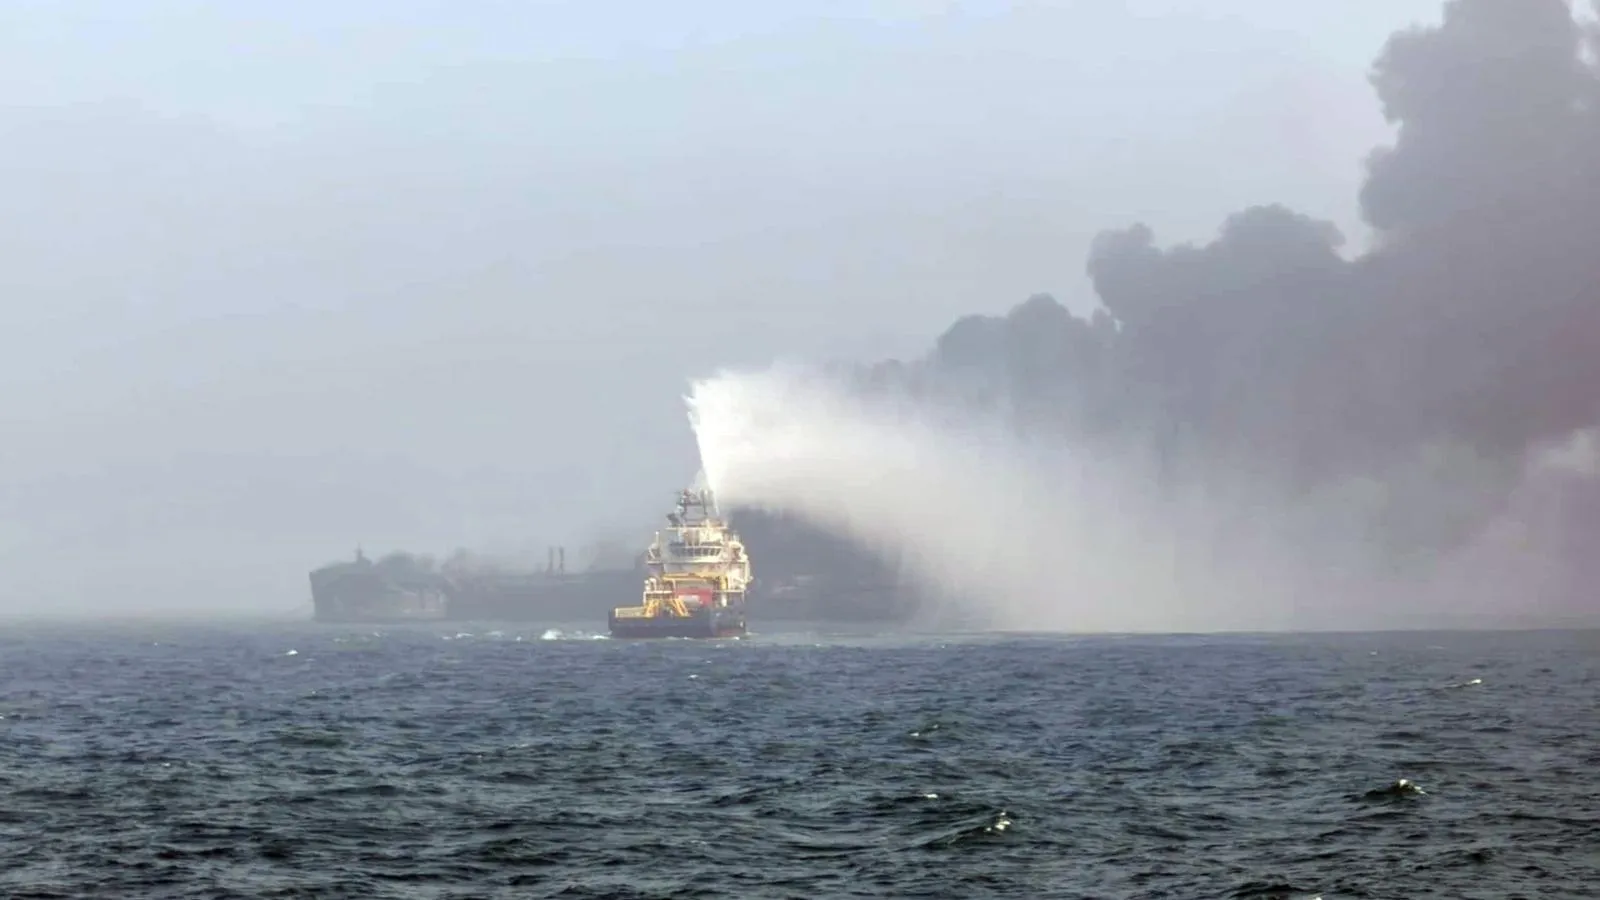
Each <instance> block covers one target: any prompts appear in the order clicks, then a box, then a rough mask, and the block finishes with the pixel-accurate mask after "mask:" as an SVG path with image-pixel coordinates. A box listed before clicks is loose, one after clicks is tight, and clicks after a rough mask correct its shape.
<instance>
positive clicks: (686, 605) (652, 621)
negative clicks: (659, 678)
mask: <svg viewBox="0 0 1600 900" xmlns="http://www.w3.org/2000/svg"><path fill="white" fill-rule="evenodd" d="M667 523H668V525H669V526H670V527H668V528H665V529H662V530H660V531H657V532H656V535H655V539H654V540H653V541H652V542H651V543H650V547H649V549H648V550H647V551H646V552H645V579H644V591H643V598H642V599H643V602H641V603H640V605H638V606H619V607H617V608H615V609H613V610H612V611H611V615H610V617H609V622H610V627H611V636H612V637H617V638H665V637H685V638H721V637H743V636H744V635H745V634H746V633H747V632H746V629H745V594H746V591H747V590H748V588H749V586H750V556H749V554H748V553H746V552H745V547H744V542H743V541H741V540H740V539H739V536H738V535H737V534H735V533H734V531H733V530H732V529H731V528H729V527H728V523H727V522H726V521H725V520H723V518H722V517H721V516H720V515H718V513H717V508H716V504H715V503H714V502H713V499H712V496H711V492H710V491H709V490H698V491H697V490H685V491H683V492H682V493H680V494H679V495H678V505H677V508H676V509H675V510H674V511H673V512H671V513H668V514H667Z"/></svg>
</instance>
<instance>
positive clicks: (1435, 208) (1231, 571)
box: [691, 0, 1600, 628]
mask: <svg viewBox="0 0 1600 900" xmlns="http://www.w3.org/2000/svg"><path fill="white" fill-rule="evenodd" d="M1597 55H1600V40H1597V35H1596V30H1595V29H1594V27H1593V25H1592V23H1591V22H1590V21H1589V20H1586V19H1581V18H1579V17H1578V16H1577V15H1576V14H1575V10H1574V9H1573V8H1572V7H1571V6H1570V5H1569V4H1566V3H1563V2H1561V0H1452V2H1449V3H1446V4H1445V7H1444V16H1443V19H1442V22H1441V23H1440V24H1439V25H1437V26H1434V27H1429V28H1419V29H1413V30H1408V31H1405V32H1402V33H1399V34H1396V35H1394V36H1393V37H1392V38H1391V39H1390V40H1389V42H1388V43H1387V44H1386V45H1385V46H1384V48H1383V49H1382V51H1381V53H1380V54H1379V56H1378V58H1377V60H1376V62H1375V64H1374V66H1373V69H1372V79H1371V80H1372V84H1373V86H1374V88H1375V90H1376V93H1377V97H1378V100H1379V101H1380V103H1381V105H1382V108H1383V111H1384V113H1385V115H1386V116H1387V117H1388V119H1389V120H1390V121H1391V123H1393V124H1394V125H1395V126H1396V139H1395V141H1394V143H1393V145H1392V146H1388V147H1382V148H1379V149H1377V150H1376V151H1374V152H1373V153H1372V155H1371V156H1370V158H1369V160H1368V163H1367V172H1368V174H1367V179H1366V182H1365V184H1364V186H1363V188H1362V191H1361V207H1362V212H1363V216H1364V218H1365V220H1366V221H1367V223H1368V224H1369V225H1370V226H1371V227H1372V228H1373V230H1374V232H1375V234H1376V238H1377V240H1376V241H1375V244H1374V247H1375V249H1373V250H1371V251H1370V252H1367V253H1365V254H1363V255H1360V256H1358V257H1355V258H1353V259H1352V258H1347V257H1346V256H1344V255H1342V254H1341V252H1340V250H1341V247H1342V243H1343V239H1342V236H1341V235H1340V234H1339V232H1338V230H1337V229H1336V228H1335V227H1334V226H1333V225H1331V224H1329V223H1327V222H1322V221H1318V220H1315V219H1313V218H1311V217H1308V216H1305V215H1301V214H1299V213H1296V212H1294V211H1292V210H1289V209H1286V208H1283V207H1281V206H1262V207H1255V208H1251V209H1246V210H1244V211H1241V212H1239V213H1237V214H1235V215H1233V216H1232V217H1230V218H1229V219H1228V220H1227V221H1226V222H1224V223H1223V225H1222V227H1221V229H1220V232H1219V234H1218V235H1217V237H1216V238H1215V239H1214V240H1212V241H1211V242H1209V243H1207V244H1204V245H1198V246H1197V245H1182V246H1177V247H1170V248H1163V247H1161V246H1158V244H1157V242H1156V239H1155V236H1154V235H1153V234H1152V233H1151V231H1150V229H1149V228H1147V227H1145V226H1143V225H1141V224H1134V225H1131V226H1129V227H1126V228H1122V229H1120V230H1113V231H1108V232H1105V233H1103V234H1102V235H1100V237H1099V238H1098V239H1097V240H1096V241H1095V242H1094V244H1093V246H1092V248H1091V251H1090V255H1089V260H1088V264H1087V273H1088V275H1089V277H1090V279H1091V280H1092V282H1093V285H1094V288H1095V291H1096V293H1097V294H1098V296H1099V299H1100V302H1101V305H1102V307H1103V309H1101V310H1099V311H1097V312H1096V313H1095V314H1094V316H1092V317H1090V318H1088V319H1084V318H1079V317H1076V316H1074V315H1072V314H1071V313H1070V312H1068V311H1067V310H1066V309H1064V308H1063V307H1061V306H1060V305H1059V304H1057V303H1056V302H1055V301H1054V300H1052V299H1051V298H1050V297H1048V296H1046V295H1040V296H1036V297H1033V298H1030V299H1029V300H1028V301H1027V302H1025V303H1023V304H1021V305H1020V306H1018V307H1016V308H1015V309H1013V310H1012V311H1011V312H1010V313H1009V314H1008V315H1006V316H1004V317H985V316H972V317H968V318H966V319H963V320H961V321H959V322H957V323H955V324H954V325H953V326H952V327H951V328H950V329H949V330H948V331H947V332H946V333H945V334H944V335H943V336H942V337H940V339H939V340H938V342H937V345H936V346H935V347H934V348H933V350H932V351H931V352H930V353H929V355H928V356H927V357H926V358H924V359H920V360H916V361H913V362H909V363H904V364H902V363H897V362H890V363H884V364H881V365H879V366H875V367H872V368H871V369H870V370H869V371H866V372H859V373H855V374H854V375H853V376H852V377H850V378H848V379H842V378H840V377H838V376H837V375H836V374H828V375H823V374H820V373H816V372H803V371H798V370H792V369H788V370H774V371H772V372H768V373H761V374H756V375H751V374H743V375H740V374H724V375H722V376H719V377H717V378H713V379H709V380H707V381H704V382H701V383H699V384H697V385H696V387H695V390H694V396H693V397H692V398H691V404H692V406H693V414H694V418H695V422H696V428H697V434H698V436H699V440H700V444H701V450H702V455H703V462H704V464H705V466H706V470H707V474H708V476H709V477H710V478H711V480H712V483H713V485H714V486H716V488H717V489H718V491H719V492H722V493H724V498H725V499H726V500H728V501H730V502H738V503H745V504H749V505H755V506H766V507H776V508H784V509H789V510H792V511H795V512H799V513H802V514H804V515H806V516H807V517H809V518H811V519H813V520H815V521H817V522H818V523H820V524H824V525H830V526H835V527H839V528H843V529H846V530H848V531H849V532H851V533H853V534H855V535H857V536H858V537H860V538H862V539H864V540H865V541H867V542H868V543H869V544H871V545H872V546H874V547H877V548H878V549H880V550H881V551H882V552H885V553H895V554H901V555H902V556H903V557H904V562H905V566H906V570H907V571H908V572H919V573H922V574H924V575H925V576H926V579H925V580H926V581H927V582H928V583H929V584H930V586H933V587H937V588H938V589H939V593H940V595H941V596H944V597H946V598H948V599H952V601H953V602H959V603H962V604H964V605H965V606H967V607H969V608H970V607H973V606H979V607H982V608H983V609H985V610H987V611H988V612H989V613H990V616H991V618H992V619H993V620H994V621H995V622H996V623H998V624H1002V625H1006V626H1011V627H1023V626H1032V625H1040V626H1041V627H1072V628H1145V627H1150V628H1189V627H1279V626H1290V625H1292V626H1297V627H1354V626H1356V625H1383V624H1460V623H1470V622H1480V621H1482V622H1487V621H1490V620H1493V621H1495V622H1506V621H1546V620H1550V619H1554V618H1560V617H1572V616H1587V615H1593V614H1595V613H1596V612H1600V609H1597V604H1596V599H1595V596H1596V595H1595V591H1594V589H1593V588H1592V585H1593V584H1594V583H1595V582H1594V578H1593V576H1594V575H1596V574H1600V572H1596V568H1595V563H1594V562H1593V561H1592V560H1593V559H1594V557H1595V556H1596V555H1595V554H1594V553H1593V550H1592V548H1593V547H1594V546H1596V544H1595V539H1596V538H1597V537H1600V478H1597V474H1596V450H1595V447H1596V434H1597V432H1596V431H1595V428H1596V426H1597V424H1600V238H1597V235H1600V71H1597V67H1596V63H1595V59H1596V57H1597Z"/></svg>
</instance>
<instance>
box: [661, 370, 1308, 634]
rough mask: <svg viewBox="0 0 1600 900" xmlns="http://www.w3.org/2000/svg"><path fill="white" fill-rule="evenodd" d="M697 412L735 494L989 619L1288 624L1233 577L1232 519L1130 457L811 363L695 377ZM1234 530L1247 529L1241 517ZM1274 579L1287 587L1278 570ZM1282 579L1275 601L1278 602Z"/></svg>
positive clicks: (725, 492)
mask: <svg viewBox="0 0 1600 900" xmlns="http://www.w3.org/2000/svg"><path fill="white" fill-rule="evenodd" d="M688 402H689V405H690V419H691V422H692V423H693V425H694V429H695V435H696V439H697V441H698V443H699V447H700V456H701V463H702V465H703V467H704V472H705V476H706V479H707V480H708V482H709V483H710V485H711V487H712V489H713V490H714V491H715V492H716V493H717V495H718V496H719V497H720V498H721V499H722V501H723V503H724V506H725V507H728V506H748V507H757V508H764V509H768V510H782V511H788V512H791V513H794V514H797V515H800V516H801V517H803V518H806V519H808V520H810V521H811V522H813V523H815V524H818V525H821V526H823V527H830V528H835V529H841V530H843V531H845V532H848V533H849V534H851V535H852V536H853V537H855V538H856V539H858V540H859V541H861V542H862V543H864V544H866V545H867V546H869V547H874V548H877V549H879V550H883V551H887V552H889V553H891V554H892V555H893V556H894V557H896V558H899V559H900V560H901V562H902V565H903V570H904V571H903V574H904V575H906V576H909V577H910V578H912V579H914V580H915V583H916V584H917V586H919V587H921V588H923V589H924V590H925V591H926V592H928V593H929V594H930V595H931V596H932V597H935V598H937V599H939V600H941V601H943V602H945V603H954V604H959V605H960V606H961V608H962V610H963V611H964V612H966V613H968V614H969V615H970V614H971V613H979V614H982V615H983V616H985V617H986V618H987V619H988V621H989V624H990V625H992V626H993V627H998V628H1006V629H1019V630H1021V629H1027V630H1067V631H1143V630H1216V629H1223V628H1247V627H1253V628H1272V627H1283V626H1285V625H1287V624H1289V622H1288V617H1289V614H1290V612H1291V611H1292V610H1291V608H1290V605H1289V603H1288V602H1287V599H1286V598H1285V596H1284V594H1283V593H1282V592H1281V591H1278V592H1274V587H1275V586H1274V585H1273V584H1272V583H1271V582H1272V581H1273V580H1274V579H1276V578H1279V577H1280V576H1281V575H1282V573H1281V572H1275V571H1274V570H1273V567H1272V566H1268V565H1262V563H1263V561H1264V560H1265V559H1266V556H1265V555H1263V554H1259V553H1257V554H1253V555H1254V556H1255V559H1254V560H1253V564H1252V565H1250V566H1249V567H1247V568H1235V569H1233V570H1232V571H1233V572H1234V573H1235V575H1236V576H1238V575H1242V576H1243V577H1232V578H1229V577H1223V575H1222V574H1221V573H1223V572H1225V571H1227V570H1226V569H1225V568H1224V567H1220V566H1219V565H1218V564H1217V563H1218V562H1219V561H1223V562H1226V557H1227V556H1228V555H1229V554H1230V553H1237V552H1239V551H1240V549H1241V547H1244V546H1246V545H1247V544H1248V542H1241V541H1238V540H1233V541H1232V542H1231V544H1230V546H1226V547H1225V546H1224V544H1229V543H1230V542H1219V541H1217V540H1214V539H1212V538H1214V537H1215V535H1216V534H1218V533H1219V532H1218V526H1219V523H1218V522H1217V521H1216V520H1215V519H1213V518H1211V517H1208V516H1204V515H1200V513H1203V509H1202V508H1200V507H1199V506H1197V505H1194V504H1191V505H1189V506H1188V507H1187V508H1185V507H1183V506H1181V505H1173V504H1165V503H1163V504H1158V503H1156V501H1155V499H1154V496H1153V492H1152V491H1150V490H1149V489H1148V487H1147V485H1146V483H1145V482H1142V481H1141V480H1140V479H1139V478H1137V477H1135V474H1136V473H1135V468H1136V467H1131V466H1119V465H1115V464H1110V463H1108V462H1106V461H1103V460H1094V459H1089V458H1071V457H1065V456H1063V455H1062V454H1061V453H1060V452H1059V451H1058V450H1045V449H1041V448H1037V447H1030V446H1027V445H1025V444H1024V443H1022V442H1021V441H1019V440H1017V439H1015V438H1014V437H1008V435H1007V432H1006V431H1005V429H1004V428H1003V427H1001V426H1000V424H999V423H998V422H974V421H972V419H971V416H970V414H968V415H967V416H964V417H954V416H951V415H947V414H946V412H947V411H945V410H941V409H939V408H937V407H935V406H932V405H930V404H926V403H918V402H914V401H911V400H909V399H906V398H884V397H874V398H872V399H865V398H863V397H861V396H860V395H859V394H856V393H854V392H852V391H850V390H848V389H846V388H844V387H843V386H841V385H840V384H839V383H838V382H836V381H833V380H831V379H829V378H827V377H826V376H823V375H820V374H818V373H815V372H810V371H806V370H804V369H799V368H778V369H772V370H769V371H766V372H761V373H754V374H732V373H724V374H721V375H719V376H717V377H714V378H710V379H706V380H702V381H699V382H697V383H695V384H694V385H693V388H692V391H691V396H690V397H689V398H688ZM1232 534H1233V536H1234V537H1238V535H1239V534H1240V530H1239V529H1237V528H1235V529H1233V531H1232ZM1278 587H1282V586H1281V585H1280V586H1278ZM1268 595H1273V596H1274V597H1275V602H1266V601H1264V600H1263V598H1264V597H1265V596H1268Z"/></svg>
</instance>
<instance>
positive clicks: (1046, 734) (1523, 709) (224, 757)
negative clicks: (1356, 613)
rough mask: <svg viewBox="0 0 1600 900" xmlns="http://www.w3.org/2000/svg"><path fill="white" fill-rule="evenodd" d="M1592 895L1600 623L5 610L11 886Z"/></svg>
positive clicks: (374, 893)
mask: <svg viewBox="0 0 1600 900" xmlns="http://www.w3.org/2000/svg"><path fill="white" fill-rule="evenodd" d="M1597 895H1600V632H1595V631H1567V632H1455V633H1427V632H1394V633H1381V634H1302V635H1229V636H1215V635H1206V636H1202V635H1190V636H1183V635H1174V636H1066V635H1008V634H969V635H926V634H906V633H893V634H883V633H871V632H866V631H859V630H858V631H839V630H836V629H829V628H826V627H820V626H818V627H813V626H799V625H796V626H790V627H787V628H786V629H781V630H773V631H772V632H770V633H758V634H754V635H752V636H750V637H749V638H747V639H743V640H725V641H692V640H671V641H656V642H624V641H613V640H608V639H606V638H605V637H604V636H603V635H597V634H592V633H588V632H586V631H585V630H584V629H583V628H582V627H576V626H575V627H560V626H552V627H537V626H527V625H522V626H514V625H501V626H495V625H491V624H484V625H478V626H461V625H453V624H452V625H442V624H428V625H413V626H406V627H385V628H374V627H370V626H368V627H361V626H336V625H312V624H301V623H248V622H246V623H240V622H230V623H223V622H214V623H210V624H206V623H195V622H187V623H179V622H167V623H162V622H148V621H147V622H140V623H131V624H130V623H99V624H88V623H68V622H64V621H63V622H54V623H39V622H35V623H22V624H18V623H9V624H8V625H7V626H6V627H5V629H4V630H3V632H0V897H6V898H16V900H21V898H87V897H108V898H143V897H153V898H169V897H170V898H180V897H181V898H190V897H192V898H290V897H305V898H319V900H320V898H502V897H504V898H546V897H549V898H557V897H559V898H586V897H587V898H738V900H757V898H834V897H838V898H847V897H848V898H913V897H914V898H963V900H964V898H985V897H995V898H1001V897H1004V898H1027V900H1047V898H1147V897H1148V898H1157V897H1170V898H1207V897H1216V898H1254V900H1263V898H1313V897H1321V898H1323V900H1335V898H1358V897H1359V898H1396V900H1400V898H1416V897H1440V898H1486V900H1487V898H1494V900H1504V898H1518V897H1530V898H1531V897H1561V898H1574V897H1585V896H1588V897H1593V896H1597Z"/></svg>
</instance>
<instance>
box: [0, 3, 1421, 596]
mask: <svg viewBox="0 0 1600 900" xmlns="http://www.w3.org/2000/svg"><path fill="white" fill-rule="evenodd" d="M1438 17H1439V4H1438V2H1437V0H1428V2H1422V0H1381V2H1380V0H1361V2H1356V0H1350V2H1345V3H1340V4H1285V3H1282V2H1269V0H1233V2H1200V0H1193V2H1178V0H1124V2H1112V0H1100V2H1071V3H1069V2H1064V0H1063V2H1056V3H1042V2H1041V3H998V2H969V3H957V2H933V0H925V2H923V0H877V2H853V3H843V2H833V3H822V2H806V3H802V2H798V0H769V2H765V3H761V4H751V3H735V2H731V0H723V2H710V0H687V2H682V3H677V4H671V5H670V7H669V6H668V5H664V4H654V3H646V2H601V0H590V2H583V3H578V2H570V3H569V2H559V3H557V2H546V3H539V2H509V0H506V2H487V0H485V2H460V0H457V2H449V3H446V2H420V0H391V2H382V3H379V2H375V0H350V2H345V3H341V4H313V3H306V2H280V3H275V4H207V3H200V2H178V0H147V2H144V3H139V4H128V3H117V2H101V3H91V2H72V0H62V2H48V3H47V2H42V0H40V2H24V0H19V2H12V3H8V4H5V5H4V6H3V7H0V153H3V154H4V159H5V162H6V164H5V165H4V166H0V195H3V196H5V197H6V198H7V199H8V201H9V205H10V215H9V216H8V217H7V218H6V220H5V222H4V224H3V225H0V279H3V281H0V285H3V288H4V290H3V293H0V296H3V297H4V298H5V300H4V303H3V304H0V416H3V417H4V423H3V424H4V428H5V433H6V435H7V438H8V439H7V440H6V441H5V442H4V445H3V447H0V565H3V567H4V571H5V573H6V575H5V578H4V579H0V611H5V612H38V611H81V612H93V613H103V612H141V611H151V610H179V609H186V610H202V609H204V610H213V609H214V610H219V611H277V610H291V609H295V608H299V607H302V606H303V605H304V604H305V603H306V602H307V600H308V589H307V587H306V580H305V573H306V571H307V570H308V569H310V568H312V567H313V566H316V565H318V564H321V563H323V562H325V561H328V560H329V559H332V558H339V557H345V556H348V555H349V554H350V553H351V552H353V550H354V548H355V546H356V545H357V544H361V545H363V546H364V547H365V548H366V549H367V551H368V552H369V553H381V552H384V551H387V550H391V549H401V548H404V549H412V550H419V551H427V552H436V553H446V552H448V551H449V550H451V549H453V548H455V547H462V546H464V547H471V548H475V549H481V550H489V551H498V552H513V553H515V552H520V553H526V554H528V555H529V556H530V557H531V558H534V559H536V560H543V558H544V550H543V548H544V547H545V545H546V544H549V543H564V544H566V545H568V546H569V547H577V546H581V545H583V544H584V543H586V542H588V541H590V540H593V539H594V538H595V537H597V536H600V535H602V534H605V535H612V534H621V535H623V536H625V537H628V536H634V535H637V539H639V540H642V539H643V538H644V536H645V534H647V532H648V529H649V528H651V527H653V526H654V524H655V521H656V518H657V517H658V515H659V513H660V512H661V511H662V510H663V509H664V507H665V504H666V503H667V502H668V501H669V500H670V492H672V491H674V490H675V489H677V488H678V487H679V486H680V485H681V484H683V483H686V482H687V481H688V479H689V478H691V477H692V475H693V473H694V470H695V468H696V466H697V461H696V459H695V451H694V445H693V439H692V435H691V434H690V431H689V427H688V423H687V420H686V417H685V410H684V404H683V401H682V396H683V394H684V393H685V392H686V391H687V389H688V383H689V380H690V379H691V378H694V377H697V376H702V375H705V374H708V373H709V372H711V371H713V370H716V369H718V368H721V367H723V366H730V365H751V364H760V363H763V362H766V361H770V360H773V359H781V358H806V359H819V358H835V357H853V358H879V357H885V356H890V357H893V356H911V355H916V354H920V353H922V352H924V351H925V350H926V348H927V347H928V346H929V344H930V342H931V341H932V340H933V339H934V337H936V336H937V335H938V334H940V333H941V332H943V331H944V330H945V329H946V328H947V327H948V326H949V325H950V323H951V322H952V321H954V320H955V319H957V318H959V317H961V316H964V315H967V314H971V313H998V312H1000V311H1002V310H1004V309H1007V308H1009V307H1011V306H1013V305H1015V304H1016V303H1017V302H1018V301H1019V300H1021V299H1023V298H1024V297H1026V296H1028V295H1029V294H1032V293H1035V292H1038V291H1049V292H1052V293H1054V294H1055V295H1056V296H1057V297H1059V298H1060V299H1061V300H1062V301H1063V302H1065V303H1067V304H1068V305H1069V306H1072V307H1075V308H1077V309H1080V310H1081V309H1087V308H1088V307H1089V306H1090V305H1092V304H1093V302H1094V300H1093V290H1092V286H1091V285H1090V283H1089V280H1088V278H1087V276H1086V274H1085V258H1086V255H1087V252H1088V247H1089V244H1090V241H1091V240H1092V238H1093V237H1094V235H1095V234H1096V233H1097V232H1099V231H1101V230H1102V229H1105V228H1108V227H1121V226H1125V225H1128V224H1130V223H1132V222H1135V221H1140V222H1145V223H1147V224H1148V225H1149V226H1150V227H1151V228H1153V229H1154V230H1155V231H1156V232H1157V233H1159V234H1161V235H1162V236H1163V239H1164V240H1168V241H1181V240H1188V239H1194V240H1204V239H1207V238H1208V237H1210V236H1212V235H1213V234H1214V233H1215V231H1216V228H1217V224H1218V222H1220V221H1221V220H1222V219H1223V218H1224V217H1225V216H1226V215H1227V214H1228V213H1230V212H1232V211H1234V210H1237V209H1239V208H1242V207H1246V206H1249V205H1251V204H1255V203H1269V202H1273V203H1284V204H1286V205H1288V206H1290V207H1292V208H1295V209H1297V210H1300V211H1303V212H1305V213H1307V214H1309V215H1313V216H1317V217H1320V218H1326V219H1330V220H1332V221H1334V222H1336V223H1338V224H1339V226H1340V227H1341V228H1342V229H1343V230H1344V232H1345V234H1346V235H1348V236H1349V237H1350V247H1349V249H1350V250H1352V251H1357V250H1359V249H1360V248H1361V247H1362V245H1363V240H1364V235H1365V232H1364V230H1363V228H1362V226H1361V224H1360V220H1359V217H1358V211H1357V197H1358V193H1359V187H1360V184H1361V181H1362V174H1363V172H1362V159H1363V157H1364V156H1365V154H1366V153H1367V152H1368V151H1369V150H1370V149H1371V148H1372V147H1373V146H1374V145H1377V144H1381V143H1383V142H1385V141H1386V140H1387V139H1388V134H1389V132H1388V129H1387V127H1386V126H1385V124H1384V122H1383V120H1382V118H1381V116H1380V115H1379V110H1378V107H1377V104H1376V101H1375V100H1374V98H1373V93H1372V90H1371V87H1370V86H1369V84H1368V83H1367V71H1368V67H1369V65H1370V63H1371V61H1372V59H1373V58H1374V57H1375V55H1376V54H1377V53H1378V51H1379V49H1380V48H1381V47H1382V45H1383V42H1384V40H1385V39H1386V38H1387V37H1388V35H1389V34H1390V33H1391V32H1393V31H1395V30H1396V29H1398V28H1401V27H1404V26H1405V25H1407V24H1409V23H1413V22H1415V23H1427V22H1433V21H1436V20H1437V19H1438ZM569 553H570V551H569Z"/></svg>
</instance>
